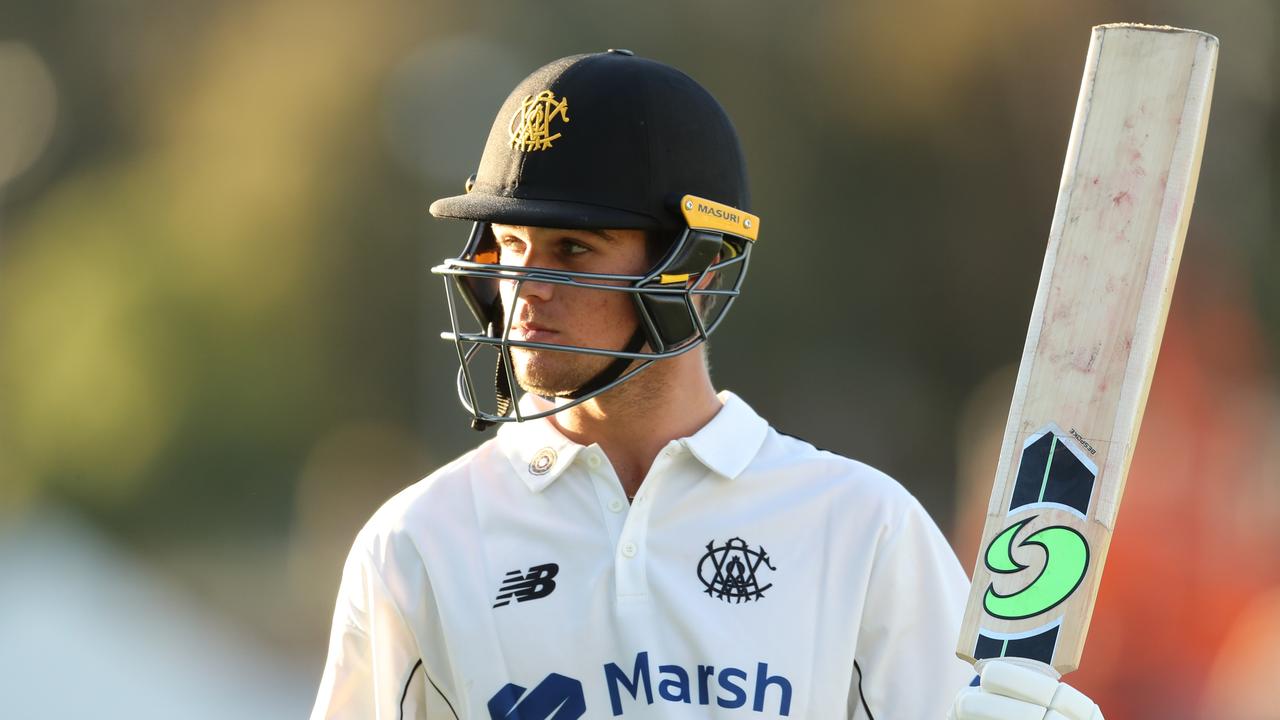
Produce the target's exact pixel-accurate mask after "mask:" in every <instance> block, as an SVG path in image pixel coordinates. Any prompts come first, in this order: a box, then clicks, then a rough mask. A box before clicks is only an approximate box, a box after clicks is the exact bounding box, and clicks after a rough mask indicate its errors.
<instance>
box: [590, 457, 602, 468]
mask: <svg viewBox="0 0 1280 720" xmlns="http://www.w3.org/2000/svg"><path fill="white" fill-rule="evenodd" d="M587 464H588V465H590V466H591V467H593V468H598V467H600V458H598V457H596V456H595V455H588V456H587Z"/></svg>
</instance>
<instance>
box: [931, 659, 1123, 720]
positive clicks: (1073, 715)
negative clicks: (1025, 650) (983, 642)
mask: <svg viewBox="0 0 1280 720" xmlns="http://www.w3.org/2000/svg"><path fill="white" fill-rule="evenodd" d="M947 717H948V720H1103V718H1102V710H1100V709H1098V706H1097V705H1096V704H1094V702H1093V701H1092V700H1090V699H1089V698H1088V696H1086V695H1085V694H1084V693H1082V692H1080V691H1079V690H1077V689H1075V688H1073V687H1071V686H1070V685H1068V684H1066V683H1063V682H1058V681H1057V680H1054V679H1053V678H1051V677H1049V676H1047V675H1045V674H1043V673H1040V672H1036V671H1035V670H1032V669H1030V668H1026V667H1021V666H1019V665H1015V664H1013V663H1011V662H1007V661H1003V660H992V661H990V662H988V663H987V664H986V666H985V667H983V669H982V680H981V683H980V684H979V685H978V687H968V688H965V689H964V690H961V691H960V694H959V695H957V696H956V702H955V705H953V706H952V707H951V713H950V714H949V715H948V716H947Z"/></svg>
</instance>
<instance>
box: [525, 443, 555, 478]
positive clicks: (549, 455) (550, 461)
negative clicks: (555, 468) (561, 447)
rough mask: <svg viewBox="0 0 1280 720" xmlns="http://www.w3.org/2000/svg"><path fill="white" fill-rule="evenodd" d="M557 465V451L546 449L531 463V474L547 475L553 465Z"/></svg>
mask: <svg viewBox="0 0 1280 720" xmlns="http://www.w3.org/2000/svg"><path fill="white" fill-rule="evenodd" d="M555 464H556V451H555V450H552V449H551V448H549V447H544V448H542V449H541V450H539V451H538V454H537V455H534V456H533V459H532V460H530V461H529V472H531V473H533V474H534V475H546V474H547V471H549V470H550V469H551V466H552V465H555Z"/></svg>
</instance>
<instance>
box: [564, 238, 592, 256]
mask: <svg viewBox="0 0 1280 720" xmlns="http://www.w3.org/2000/svg"><path fill="white" fill-rule="evenodd" d="M560 252H562V253H564V254H565V255H582V254H584V253H589V252H591V246H590V245H584V244H582V243H580V242H578V241H577V240H574V239H573V238H562V239H561V240H560Z"/></svg>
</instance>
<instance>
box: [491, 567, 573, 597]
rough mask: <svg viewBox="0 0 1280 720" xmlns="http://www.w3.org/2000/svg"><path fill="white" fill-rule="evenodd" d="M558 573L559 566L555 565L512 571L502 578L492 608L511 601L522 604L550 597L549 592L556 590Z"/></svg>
mask: <svg viewBox="0 0 1280 720" xmlns="http://www.w3.org/2000/svg"><path fill="white" fill-rule="evenodd" d="M558 572H560V566H559V565H557V564H555V563H547V564H545V565H534V566H533V567H531V568H529V571H528V572H525V571H523V570H512V571H511V572H509V573H507V576H506V577H505V578H503V580H502V587H500V588H498V597H497V598H495V599H494V603H493V606H494V607H496V608H499V607H502V606H503V605H507V604H509V603H510V602H511V601H512V600H515V601H516V602H524V601H526V600H537V599H538V598H544V597H546V596H548V595H550V594H551V591H552V590H555V589H556V580H555V578H556V573H558Z"/></svg>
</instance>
